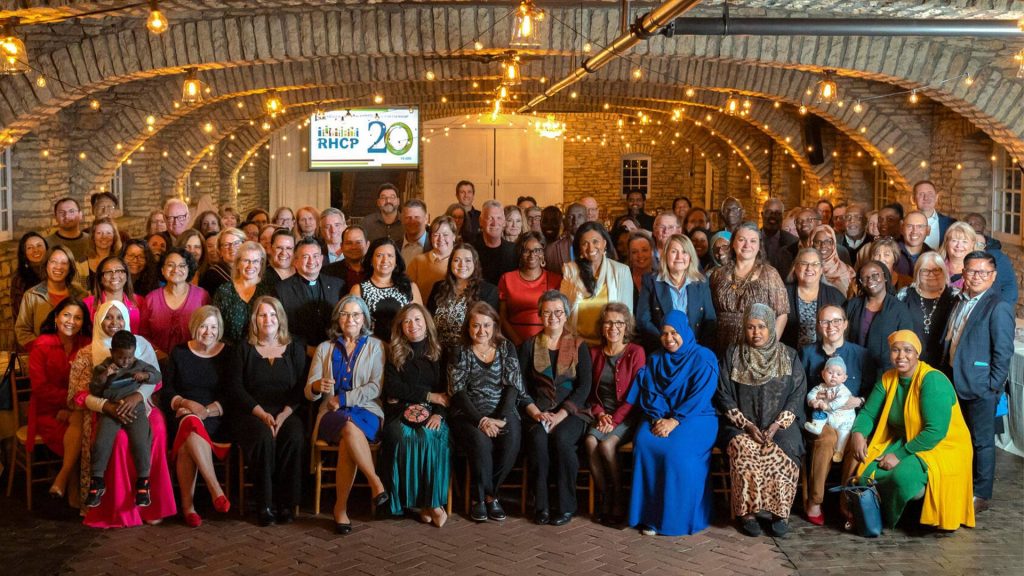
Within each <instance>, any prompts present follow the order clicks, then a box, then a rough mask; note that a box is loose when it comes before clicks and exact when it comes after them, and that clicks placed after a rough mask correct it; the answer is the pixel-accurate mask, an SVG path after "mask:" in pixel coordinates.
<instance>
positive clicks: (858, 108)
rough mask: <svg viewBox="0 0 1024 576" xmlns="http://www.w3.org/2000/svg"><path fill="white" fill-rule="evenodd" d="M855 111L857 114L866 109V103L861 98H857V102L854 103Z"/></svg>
mask: <svg viewBox="0 0 1024 576" xmlns="http://www.w3.org/2000/svg"><path fill="white" fill-rule="evenodd" d="M853 111H854V112H856V113H857V114H860V113H861V112H863V111H864V105H863V104H861V103H860V100H857V101H856V102H854V103H853Z"/></svg>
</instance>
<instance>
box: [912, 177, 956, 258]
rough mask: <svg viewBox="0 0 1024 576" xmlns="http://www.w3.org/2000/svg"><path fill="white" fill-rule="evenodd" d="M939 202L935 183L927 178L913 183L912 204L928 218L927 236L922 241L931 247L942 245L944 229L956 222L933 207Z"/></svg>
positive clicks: (944, 235) (944, 234)
mask: <svg viewBox="0 0 1024 576" xmlns="http://www.w3.org/2000/svg"><path fill="white" fill-rule="evenodd" d="M938 202H939V193H938V191H936V190H935V184H932V183H931V182H930V181H929V180H921V181H920V182H917V183H916V184H914V205H915V206H917V209H918V210H920V211H921V213H922V214H924V216H925V218H927V219H928V226H929V230H928V236H927V237H926V238H925V239H924V243H925V244H927V245H928V246H931V247H932V248H938V247H939V246H941V245H942V239H943V238H945V237H946V230H948V229H949V226H950V225H951V224H952V223H953V222H956V218H953V217H951V216H947V215H945V214H943V213H942V212H939V211H938V210H936V209H935V205H936V204H938Z"/></svg>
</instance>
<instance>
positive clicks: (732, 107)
mask: <svg viewBox="0 0 1024 576" xmlns="http://www.w3.org/2000/svg"><path fill="white" fill-rule="evenodd" d="M739 111H740V98H739V96H737V95H736V94H735V93H729V97H728V98H726V99H725V113H726V114H729V115H730V116H731V115H733V114H736V113H738V112H739ZM708 121H709V122H710V121H711V119H710V118H708Z"/></svg>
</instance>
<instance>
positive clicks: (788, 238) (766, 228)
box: [761, 198, 799, 278]
mask: <svg viewBox="0 0 1024 576" xmlns="http://www.w3.org/2000/svg"><path fill="white" fill-rule="evenodd" d="M785 212H786V205H785V204H783V203H782V200H779V199H778V198H769V199H767V200H765V201H764V205H762V206H761V235H762V236H763V238H762V240H761V244H762V245H763V246H764V253H765V255H766V256H768V263H769V264H771V265H772V267H773V268H775V269H776V270H778V272H779V275H780V276H782V277H783V278H785V277H786V275H787V274H788V273H789V269H790V268H792V266H793V254H792V253H791V252H790V251H789V247H790V246H793V245H794V244H796V243H798V242H799V239H798V238H797V237H796V236H793V235H792V234H790V233H789V232H786V231H785V230H783V229H782V215H783V214H785Z"/></svg>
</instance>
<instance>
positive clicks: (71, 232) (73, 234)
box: [46, 198, 89, 262]
mask: <svg viewBox="0 0 1024 576" xmlns="http://www.w3.org/2000/svg"><path fill="white" fill-rule="evenodd" d="M53 219H54V220H56V221H57V229H56V230H54V232H53V234H50V235H49V236H47V237H46V244H47V245H48V246H50V247H51V248H52V247H54V246H56V245H58V244H61V245H63V246H65V247H67V248H68V249H70V250H71V253H72V254H74V255H75V260H77V261H79V262H84V261H85V259H86V258H87V257H88V249H89V237H88V236H87V235H86V234H85V233H84V232H82V207H81V206H79V205H78V201H77V200H75V199H74V198H61V199H60V200H57V201H56V202H55V203H54V204H53Z"/></svg>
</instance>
